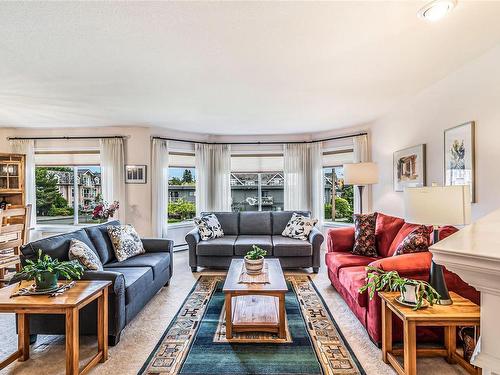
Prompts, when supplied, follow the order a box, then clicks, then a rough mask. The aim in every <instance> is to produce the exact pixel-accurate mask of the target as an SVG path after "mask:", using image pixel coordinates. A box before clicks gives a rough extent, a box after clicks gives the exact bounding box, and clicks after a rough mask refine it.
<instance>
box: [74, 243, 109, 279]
mask: <svg viewBox="0 0 500 375" xmlns="http://www.w3.org/2000/svg"><path fill="white" fill-rule="evenodd" d="M68 257H69V260H77V261H78V263H80V264H81V265H82V266H83V267H84V268H85V269H87V270H91V271H102V262H101V260H100V259H99V257H98V256H97V254H96V253H94V252H93V251H92V249H91V248H90V247H88V246H87V244H85V243H84V242H82V241H80V240H75V239H73V240H71V243H70V245H69V252H68Z"/></svg>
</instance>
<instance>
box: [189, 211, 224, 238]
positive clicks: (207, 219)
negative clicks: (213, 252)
mask: <svg viewBox="0 0 500 375" xmlns="http://www.w3.org/2000/svg"><path fill="white" fill-rule="evenodd" d="M194 223H195V224H196V226H197V227H198V230H199V231H200V238H201V240H202V241H206V240H211V239H214V238H220V237H224V231H223V230H222V226H221V225H220V223H219V219H217V216H215V214H208V215H203V216H202V217H200V218H198V217H195V218H194Z"/></svg>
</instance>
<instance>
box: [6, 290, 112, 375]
mask: <svg viewBox="0 0 500 375" xmlns="http://www.w3.org/2000/svg"><path fill="white" fill-rule="evenodd" d="M29 284H31V283H28V282H23V283H22V284H21V286H28V285H29ZM110 285H111V282H110V281H77V282H76V285H75V286H74V287H73V288H71V289H69V290H67V291H66V292H64V293H63V294H61V295H59V296H57V297H49V296H48V295H38V296H19V297H14V298H10V296H11V295H12V294H13V293H14V292H15V291H16V290H18V289H19V287H20V286H19V284H17V285H11V286H8V287H6V288H3V289H0V313H16V314H17V323H18V349H17V351H16V352H14V353H13V354H11V355H10V356H9V357H7V358H6V359H5V360H4V361H2V362H0V370H1V369H3V368H4V367H6V366H7V365H8V364H10V363H11V362H14V361H15V360H16V359H18V360H19V361H21V362H22V361H26V360H28V359H29V350H30V333H29V315H30V314H63V315H65V316H66V374H67V375H78V374H86V373H88V372H89V370H90V369H91V368H92V367H94V366H95V365H96V364H97V363H98V362H105V361H106V360H107V359H108V286H110ZM95 300H97V354H96V355H95V356H94V357H93V358H92V359H91V360H90V361H89V363H88V364H87V365H85V366H84V367H83V369H82V370H81V371H80V366H79V349H80V345H79V326H78V318H79V316H78V313H79V311H80V309H81V308H82V307H84V306H86V305H88V304H89V303H90V302H92V301H95Z"/></svg>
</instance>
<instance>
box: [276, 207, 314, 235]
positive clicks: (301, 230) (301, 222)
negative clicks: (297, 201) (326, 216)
mask: <svg viewBox="0 0 500 375" xmlns="http://www.w3.org/2000/svg"><path fill="white" fill-rule="evenodd" d="M317 222H318V220H317V219H311V218H310V217H306V216H303V215H299V214H297V213H295V212H294V213H293V215H292V217H291V219H290V221H289V222H288V224H287V225H286V227H285V229H284V230H283V233H281V235H282V236H284V237H291V238H296V239H298V240H303V241H306V240H307V239H308V238H309V233H311V231H312V230H313V228H314V225H316V223H317Z"/></svg>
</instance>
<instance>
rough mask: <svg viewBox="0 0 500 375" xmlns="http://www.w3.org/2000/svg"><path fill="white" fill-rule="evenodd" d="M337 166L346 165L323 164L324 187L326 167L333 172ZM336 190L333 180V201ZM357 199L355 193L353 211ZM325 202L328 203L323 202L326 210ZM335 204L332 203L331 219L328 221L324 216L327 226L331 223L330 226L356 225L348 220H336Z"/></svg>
mask: <svg viewBox="0 0 500 375" xmlns="http://www.w3.org/2000/svg"><path fill="white" fill-rule="evenodd" d="M335 168H344V166H343V165H339V164H336V165H323V166H322V168H321V169H322V172H323V173H322V174H323V189H325V185H324V177H325V169H330V170H331V171H332V173H333V170H334V169H335ZM334 191H335V181H332V192H331V200H332V202H333V200H334ZM355 199H356V196H355V194H353V207H352V209H353V212H354V201H355ZM325 204H326V203H324V204H323V210H324V206H325ZM333 206H334V205H333V204H332V213H331V215H332V217H331V218H330V219H328V221H327V218H326V217H325V218H324V223H325V224H326V225H327V226H328V225H329V226H352V225H354V224H353V223H350V222H347V223H346V222H342V221H336V220H335V219H334V217H335V215H334V209H333Z"/></svg>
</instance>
